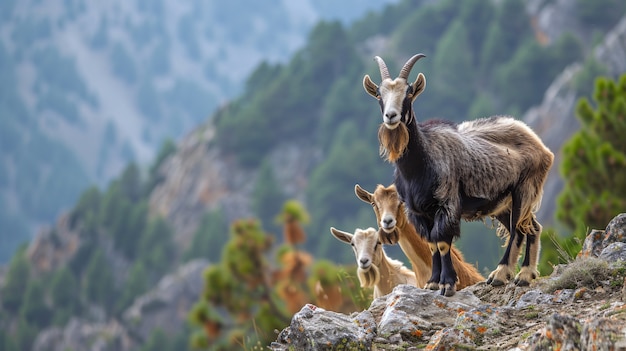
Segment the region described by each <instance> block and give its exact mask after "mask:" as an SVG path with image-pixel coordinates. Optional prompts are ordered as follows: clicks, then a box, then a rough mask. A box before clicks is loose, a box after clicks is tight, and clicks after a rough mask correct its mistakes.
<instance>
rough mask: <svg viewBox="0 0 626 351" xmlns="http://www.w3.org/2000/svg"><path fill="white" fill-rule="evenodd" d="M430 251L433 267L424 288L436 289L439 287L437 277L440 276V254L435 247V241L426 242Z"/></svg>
mask: <svg viewBox="0 0 626 351" xmlns="http://www.w3.org/2000/svg"><path fill="white" fill-rule="evenodd" d="M428 247H429V248H430V253H431V254H432V260H433V268H432V271H431V272H432V273H431V275H430V279H428V281H427V282H426V286H425V287H424V289H430V290H438V289H439V277H440V276H441V254H440V253H439V250H438V249H437V244H436V243H430V242H429V243H428Z"/></svg>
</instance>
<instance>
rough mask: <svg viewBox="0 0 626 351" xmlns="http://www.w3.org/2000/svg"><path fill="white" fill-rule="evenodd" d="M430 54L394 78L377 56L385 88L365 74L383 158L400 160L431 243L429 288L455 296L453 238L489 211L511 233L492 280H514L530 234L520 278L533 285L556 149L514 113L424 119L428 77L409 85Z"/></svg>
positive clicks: (415, 214) (410, 201)
mask: <svg viewBox="0 0 626 351" xmlns="http://www.w3.org/2000/svg"><path fill="white" fill-rule="evenodd" d="M424 56H425V55H423V54H417V55H414V56H413V57H411V58H410V59H409V60H408V61H407V62H406V63H405V64H404V66H403V67H402V69H401V70H400V74H399V75H398V77H397V78H395V79H392V78H391V76H390V75H389V70H388V68H387V65H386V64H385V62H384V61H383V60H382V59H381V58H380V57H378V56H376V58H375V60H376V62H377V63H378V67H379V69H380V74H381V77H382V81H381V83H380V86H378V85H376V84H375V83H374V82H372V80H371V79H370V77H369V76H368V75H366V76H365V77H364V79H363V87H364V88H365V91H366V92H367V93H368V94H370V95H371V96H373V97H374V98H376V99H377V100H378V103H379V104H380V109H381V112H382V118H383V123H382V124H381V125H380V127H379V129H378V139H379V144H380V153H381V156H382V157H383V158H385V159H386V160H387V161H389V162H390V163H393V164H394V165H395V172H394V184H395V185H396V187H397V189H398V193H399V194H400V196H401V198H402V200H403V201H404V203H405V206H406V209H407V214H408V217H409V220H410V221H411V223H412V224H413V225H414V226H415V229H416V230H417V232H418V233H419V234H420V235H422V236H423V237H424V238H426V240H427V241H428V243H429V246H430V251H431V253H432V263H433V266H432V274H431V277H430V279H429V280H428V284H427V287H428V288H430V289H441V294H443V295H445V296H452V295H454V293H455V291H456V290H455V282H456V280H457V273H456V272H455V269H454V266H453V265H452V259H451V255H450V247H451V245H452V241H453V240H454V239H455V238H456V237H458V236H460V231H461V229H460V221H461V219H462V218H463V219H466V220H476V219H481V218H485V217H491V218H495V219H497V220H498V221H499V222H500V225H499V228H498V233H501V234H503V235H507V236H508V238H507V241H508V243H507V247H506V250H505V252H504V255H503V256H502V259H501V260H500V262H499V264H498V267H497V268H496V269H495V270H494V271H493V272H491V274H489V277H488V279H487V283H490V284H491V285H493V286H498V285H503V284H505V283H506V282H508V280H509V279H511V277H512V276H513V274H514V273H515V272H514V269H515V268H516V265H517V261H518V258H519V254H520V250H521V245H522V243H523V241H524V238H526V252H525V255H524V260H523V262H522V267H521V269H520V271H519V273H518V274H517V275H516V276H515V280H514V282H515V284H516V285H519V286H524V285H529V284H530V282H531V281H532V280H533V279H535V278H536V277H537V276H538V275H539V272H538V271H537V262H538V259H539V250H540V242H539V236H540V234H541V229H542V227H541V225H540V224H539V222H538V221H537V219H536V216H535V211H536V210H537V209H538V208H539V206H540V203H541V197H542V193H543V185H544V183H545V181H546V177H547V175H548V171H549V170H550V167H551V166H552V163H553V160H554V155H553V154H552V152H551V151H550V150H549V149H548V148H547V147H546V146H545V145H544V144H543V142H542V141H541V140H540V139H539V137H538V136H537V135H536V134H535V133H534V132H533V131H532V130H531V129H530V128H529V127H528V126H527V125H526V124H524V123H523V122H521V121H518V120H515V119H514V118H512V117H508V116H492V117H487V118H481V119H477V120H473V121H467V122H463V123H460V124H454V123H452V122H448V121H441V120H430V121H425V122H422V123H418V122H417V120H416V118H415V112H414V111H413V106H412V105H413V102H414V101H415V98H417V96H418V95H419V94H421V93H422V92H423V91H424V88H425V87H426V78H425V77H424V74H422V73H419V74H418V76H417V79H416V80H415V82H413V83H411V84H409V81H408V78H409V74H410V72H411V69H412V68H413V65H414V64H415V62H417V60H419V59H420V58H422V57H424ZM383 240H385V239H383Z"/></svg>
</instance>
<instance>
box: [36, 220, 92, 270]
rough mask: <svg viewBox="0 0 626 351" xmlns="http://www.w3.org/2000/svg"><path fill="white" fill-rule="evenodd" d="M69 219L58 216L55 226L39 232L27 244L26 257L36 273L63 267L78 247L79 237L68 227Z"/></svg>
mask: <svg viewBox="0 0 626 351" xmlns="http://www.w3.org/2000/svg"><path fill="white" fill-rule="evenodd" d="M69 217H70V216H69V215H68V214H64V215H62V216H60V217H59V219H58V221H57V223H56V226H54V227H52V228H44V229H42V230H40V231H39V233H38V234H37V235H36V236H35V238H33V240H32V241H31V242H30V243H29V245H28V249H27V250H26V255H27V257H28V259H29V261H30V262H31V263H32V265H33V267H34V268H35V270H36V271H37V272H48V271H52V270H55V269H57V268H58V267H61V266H63V265H65V264H66V263H67V262H69V260H70V259H71V258H72V257H73V256H74V254H75V253H76V251H77V250H78V248H79V247H80V235H79V233H78V232H77V231H75V230H73V229H72V228H71V227H70V220H69Z"/></svg>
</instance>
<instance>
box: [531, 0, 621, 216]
mask: <svg viewBox="0 0 626 351" xmlns="http://www.w3.org/2000/svg"><path fill="white" fill-rule="evenodd" d="M570 2H571V1H569V2H568V1H557V2H556V3H559V4H560V3H570ZM564 6H565V5H564ZM545 11H548V12H550V13H552V10H550V9H545ZM540 13H541V12H540ZM553 15H554V16H557V15H558V12H555V13H554V14H553ZM545 16H547V15H545ZM545 26H546V28H552V27H557V26H556V24H552V26H548V24H546V25H545ZM566 28H567V26H566ZM546 30H548V29H546ZM549 32H550V33H552V32H554V33H552V34H551V35H557V34H558V33H561V32H562V30H559V31H556V29H555V30H554V31H549ZM592 56H593V58H594V59H595V60H596V61H597V62H598V63H600V64H602V65H604V66H605V68H606V70H607V72H606V74H607V76H609V77H611V78H613V79H615V78H617V77H619V76H620V75H621V74H624V73H625V72H626V17H624V18H622V20H621V21H620V22H619V23H618V24H617V25H616V26H615V28H614V29H613V30H612V31H611V32H609V33H608V34H607V35H606V37H605V39H604V41H603V42H602V43H600V45H598V46H597V47H595V48H594V50H593V54H592ZM582 67H583V66H582V64H581V63H574V64H572V65H570V66H569V67H567V68H566V69H565V70H564V71H563V72H562V73H561V74H560V75H559V76H558V77H557V78H556V79H555V80H554V82H553V83H552V84H551V85H550V87H549V88H548V90H546V93H545V94H544V97H543V101H542V103H541V105H539V106H536V107H533V108H531V109H530V110H528V111H527V112H526V113H525V114H524V116H523V118H522V119H523V120H524V121H525V122H526V123H528V124H529V125H530V126H531V127H532V128H533V129H534V130H535V131H536V132H537V133H538V134H539V136H540V137H541V139H542V140H543V141H544V142H545V143H546V146H548V147H549V148H550V149H551V150H552V152H554V155H555V159H554V166H553V167H552V169H551V170H550V174H549V175H548V180H547V182H546V184H545V186H544V199H545V200H544V204H543V206H542V207H541V210H540V212H539V221H540V222H541V223H544V224H550V223H552V221H553V218H554V209H555V208H556V203H555V199H556V197H557V196H558V194H559V193H560V192H561V189H562V188H563V180H562V179H561V176H560V174H559V166H560V164H561V161H562V153H561V147H562V146H563V143H565V142H566V141H567V140H568V139H569V138H570V137H571V136H572V134H573V133H574V132H576V131H577V130H578V129H579V127H580V125H579V123H578V119H577V118H576V116H575V113H574V108H575V106H576V102H577V101H578V99H579V98H580V93H579V92H578V91H577V90H576V88H575V84H574V81H575V79H576V76H577V74H578V73H579V72H580V71H581V70H582ZM546 201H549V203H548V202H546Z"/></svg>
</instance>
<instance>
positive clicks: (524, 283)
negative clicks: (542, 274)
mask: <svg viewBox="0 0 626 351" xmlns="http://www.w3.org/2000/svg"><path fill="white" fill-rule="evenodd" d="M513 283H515V285H516V286H529V285H530V282H528V281H526V280H523V279H517V278H515V280H514V281H513Z"/></svg>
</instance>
